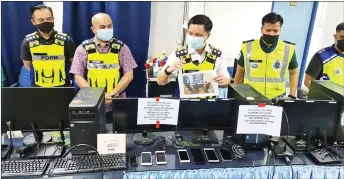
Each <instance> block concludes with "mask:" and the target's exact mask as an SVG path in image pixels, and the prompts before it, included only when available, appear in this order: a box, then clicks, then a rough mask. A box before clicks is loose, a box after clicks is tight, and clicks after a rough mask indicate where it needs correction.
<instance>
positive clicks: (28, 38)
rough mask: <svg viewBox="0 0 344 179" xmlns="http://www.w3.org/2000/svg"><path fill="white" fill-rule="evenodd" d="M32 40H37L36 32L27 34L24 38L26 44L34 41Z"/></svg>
mask: <svg viewBox="0 0 344 179" xmlns="http://www.w3.org/2000/svg"><path fill="white" fill-rule="evenodd" d="M34 40H37V33H36V32H34V33H31V34H28V35H26V36H25V41H26V42H31V41H34Z"/></svg>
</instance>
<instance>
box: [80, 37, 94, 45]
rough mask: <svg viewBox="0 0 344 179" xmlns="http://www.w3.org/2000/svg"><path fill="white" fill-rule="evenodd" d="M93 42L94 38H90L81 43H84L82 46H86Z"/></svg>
mask: <svg viewBox="0 0 344 179" xmlns="http://www.w3.org/2000/svg"><path fill="white" fill-rule="evenodd" d="M92 43H93V39H88V40H84V41H83V42H82V43H81V44H82V46H86V45H89V44H92Z"/></svg>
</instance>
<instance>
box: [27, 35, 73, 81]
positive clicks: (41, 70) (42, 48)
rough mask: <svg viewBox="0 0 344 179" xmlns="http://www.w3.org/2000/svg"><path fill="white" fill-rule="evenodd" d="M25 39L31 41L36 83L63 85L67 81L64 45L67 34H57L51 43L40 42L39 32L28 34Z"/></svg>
mask: <svg viewBox="0 0 344 179" xmlns="http://www.w3.org/2000/svg"><path fill="white" fill-rule="evenodd" d="M25 40H26V41H27V42H28V43H29V48H30V52H31V56H32V65H33V68H34V76H35V84H36V85H37V86H40V87H55V86H62V85H64V84H65V83H66V71H65V60H66V59H65V55H64V54H65V53H64V45H65V41H66V40H67V34H65V33H57V34H55V41H54V43H53V44H51V45H45V44H40V43H39V36H38V32H34V33H32V34H28V35H26V36H25Z"/></svg>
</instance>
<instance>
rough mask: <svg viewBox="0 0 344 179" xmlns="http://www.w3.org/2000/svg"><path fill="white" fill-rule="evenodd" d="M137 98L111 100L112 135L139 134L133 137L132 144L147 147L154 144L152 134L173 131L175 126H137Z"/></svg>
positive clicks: (154, 138) (154, 137)
mask: <svg viewBox="0 0 344 179" xmlns="http://www.w3.org/2000/svg"><path fill="white" fill-rule="evenodd" d="M137 105H138V98H114V99H113V100H112V107H113V108H112V114H113V116H112V119H113V125H114V126H113V131H114V133H115V132H116V133H140V134H136V135H134V139H133V140H134V142H135V143H136V144H139V145H149V144H152V143H154V142H155V140H156V136H155V135H154V134H153V133H148V132H159V131H174V130H175V129H176V126H174V125H164V124H160V126H159V128H156V125H153V124H152V125H138V124H137Z"/></svg>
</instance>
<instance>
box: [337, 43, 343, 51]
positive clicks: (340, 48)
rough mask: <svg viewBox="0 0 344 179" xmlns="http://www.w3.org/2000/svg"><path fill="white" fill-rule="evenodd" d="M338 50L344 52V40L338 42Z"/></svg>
mask: <svg viewBox="0 0 344 179" xmlns="http://www.w3.org/2000/svg"><path fill="white" fill-rule="evenodd" d="M337 48H338V49H339V50H340V52H344V40H337Z"/></svg>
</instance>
